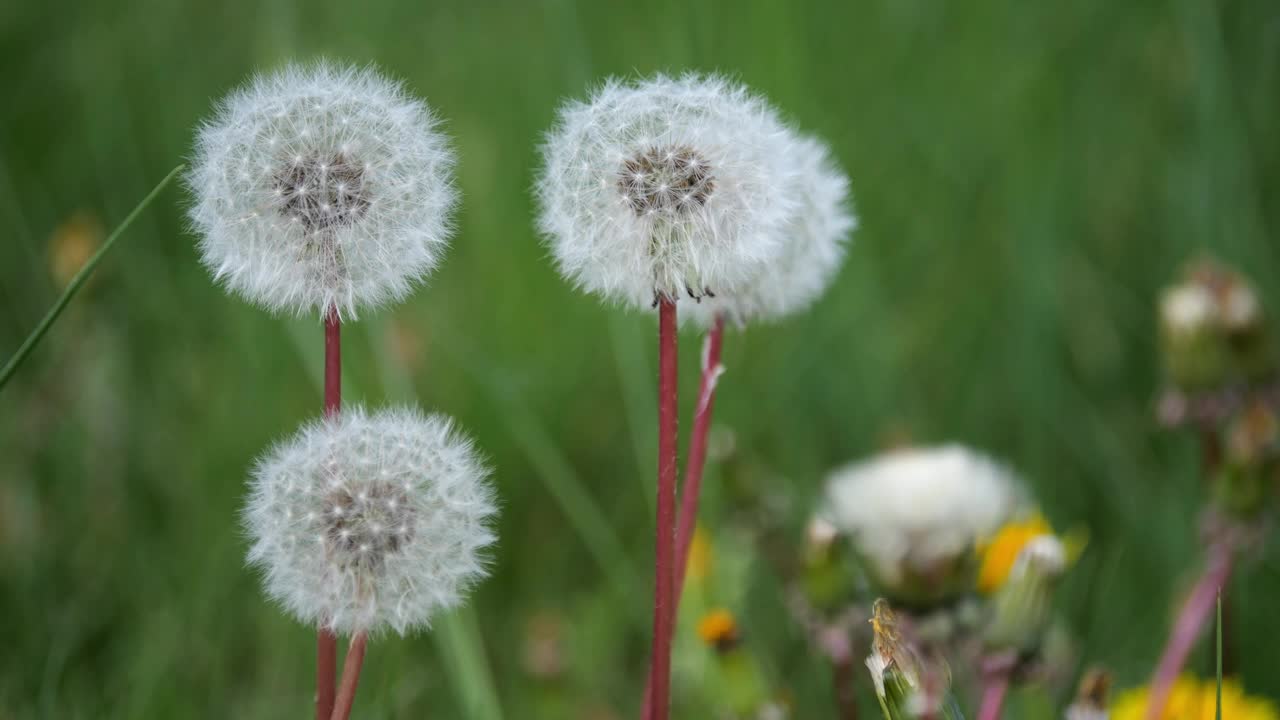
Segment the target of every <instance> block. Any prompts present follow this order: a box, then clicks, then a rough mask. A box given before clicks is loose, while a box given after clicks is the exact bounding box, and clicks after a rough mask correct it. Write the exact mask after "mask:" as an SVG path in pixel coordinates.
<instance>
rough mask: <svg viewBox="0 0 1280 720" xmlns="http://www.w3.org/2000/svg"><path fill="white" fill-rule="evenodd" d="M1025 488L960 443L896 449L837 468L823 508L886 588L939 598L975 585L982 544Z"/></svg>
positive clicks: (1017, 502) (1013, 508)
mask: <svg viewBox="0 0 1280 720" xmlns="http://www.w3.org/2000/svg"><path fill="white" fill-rule="evenodd" d="M1019 487H1020V483H1019V482H1018V481H1017V479H1016V478H1015V477H1014V475H1013V474H1012V473H1011V472H1010V471H1009V470H1007V469H1006V468H1004V467H1003V466H1001V465H1000V464H998V463H996V462H995V461H993V460H991V459H990V458H987V457H986V456H984V455H981V454H979V453H977V452H974V451H973V450H970V449H968V448H965V447H963V446H960V445H944V446H940V447H935V448H920V449H905V450H895V451H891V452H888V453H885V454H883V455H881V456H878V457H875V458H872V459H870V460H866V461H862V462H858V463H854V464H852V465H849V466H846V467H844V468H841V469H838V470H836V471H835V472H833V473H832V474H831V475H830V476H829V478H828V480H827V492H826V503H825V507H824V509H823V514H824V515H825V516H826V517H827V518H828V519H829V520H830V521H831V522H832V524H834V525H835V526H836V527H837V528H838V529H839V530H840V531H841V532H842V533H844V534H846V535H848V536H849V537H850V539H851V540H852V542H853V546H854V548H855V550H856V551H857V552H858V555H859V556H860V557H861V558H863V560H864V562H865V563H866V564H867V566H868V569H869V571H870V572H871V574H872V575H873V576H874V577H875V579H876V580H877V582H878V583H880V584H881V585H883V586H884V588H883V589H885V590H886V591H890V592H892V591H895V590H902V589H904V588H910V589H911V591H912V592H913V593H919V594H922V595H924V596H931V597H930V599H938V598H937V596H938V595H946V594H949V593H951V592H954V591H956V590H957V589H958V588H959V587H967V586H968V585H971V582H970V581H971V580H972V577H971V576H972V575H973V574H974V573H973V572H970V571H976V564H977V558H976V553H975V552H974V550H975V546H976V545H977V543H978V542H979V541H981V540H982V539H984V538H987V537H989V536H990V535H991V534H993V533H994V532H995V531H996V530H997V529H999V528H1000V526H1001V525H1002V524H1004V522H1005V521H1007V520H1008V519H1009V518H1011V517H1012V516H1013V514H1014V513H1015V512H1016V511H1017V510H1018V508H1019V507H1020V505H1021V496H1020V491H1019ZM933 583H937V586H936V587H935V586H933ZM922 585H923V586H922Z"/></svg>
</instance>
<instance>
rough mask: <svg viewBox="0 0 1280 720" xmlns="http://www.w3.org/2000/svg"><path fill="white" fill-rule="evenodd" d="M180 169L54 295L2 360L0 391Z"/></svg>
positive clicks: (155, 190) (141, 204)
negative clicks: (24, 336) (32, 326)
mask: <svg viewBox="0 0 1280 720" xmlns="http://www.w3.org/2000/svg"><path fill="white" fill-rule="evenodd" d="M182 168H183V166H182V165H179V166H177V167H175V168H174V169H172V170H170V171H169V174H168V175H165V176H164V179H163V180H161V181H160V184H159V185H156V186H155V187H154V188H152V190H151V192H150V193H147V196H146V197H144V198H142V202H140V203H138V206H137V207H135V208H134V209H133V210H132V211H131V212H130V213H129V214H128V215H126V216H125V218H124V221H122V222H121V223H120V224H119V225H118V226H117V227H116V229H115V230H112V231H111V234H110V235H108V236H107V239H106V242H104V243H102V247H100V248H98V252H96V253H94V254H93V257H91V258H89V261H88V262H86V263H85V264H84V267H82V268H80V272H78V273H76V276H75V277H73V278H71V282H70V283H68V284H67V287H66V289H65V290H63V291H62V295H61V296H60V297H59V298H58V301H57V302H55V303H54V304H53V307H51V308H49V312H47V313H45V316H44V318H43V319H42V320H40V324H39V325H37V326H36V329H35V330H32V331H31V334H30V335H28V336H27V339H26V340H24V341H22V345H21V346H19V347H18V350H17V352H15V353H14V354H13V357H11V358H9V362H7V363H5V365H4V369H3V370H0V390H3V389H4V386H5V385H7V384H8V383H9V378H11V377H13V374H14V373H15V372H17V370H18V368H19V367H20V366H21V365H22V362H23V361H24V360H26V359H27V356H28V355H30V354H31V351H32V350H35V348H36V345H38V344H39V343H40V340H41V339H42V338H43V337H44V336H45V333H47V332H49V328H51V327H53V323H54V322H55V321H56V320H57V319H58V316H59V315H61V314H62V311H63V310H64V309H66V307H67V303H69V302H71V298H73V297H75V295H76V293H77V292H79V291H80V288H81V286H83V285H84V283H85V281H86V280H88V279H89V276H90V275H92V274H93V271H94V268H96V267H98V263H99V262H101V261H102V258H103V257H104V256H105V255H106V254H107V252H108V251H109V250H111V246H112V245H115V243H116V240H118V239H119V238H120V236H121V235H123V234H124V231H125V230H128V229H129V226H130V225H131V224H133V221H134V218H136V217H138V215H139V214H140V213H141V212H142V211H143V210H144V209H146V207H147V206H148V205H150V204H151V201H152V200H154V199H155V198H156V196H157V195H159V194H160V191H161V190H163V189H164V188H165V186H166V185H168V184H169V181H170V180H173V178H174V176H176V175H177V174H178V173H179V172H181V171H182Z"/></svg>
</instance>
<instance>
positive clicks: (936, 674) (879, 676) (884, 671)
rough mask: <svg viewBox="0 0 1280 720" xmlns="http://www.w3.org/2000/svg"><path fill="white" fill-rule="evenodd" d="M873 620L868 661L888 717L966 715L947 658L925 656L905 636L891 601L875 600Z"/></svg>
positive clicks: (953, 719)
mask: <svg viewBox="0 0 1280 720" xmlns="http://www.w3.org/2000/svg"><path fill="white" fill-rule="evenodd" d="M870 622H871V628H872V633H873V637H872V646H871V654H870V655H869V656H868V657H867V661H866V664H867V670H868V671H869V672H870V673H871V682H872V684H873V685H874V686H875V691H876V699H877V700H878V701H879V702H880V710H881V712H882V713H883V714H884V718H885V720H909V719H912V718H921V717H932V718H942V720H960V719H961V718H963V715H962V714H961V713H960V711H959V708H958V707H957V705H956V701H955V697H954V695H952V693H951V689H950V684H951V678H950V672H949V671H948V670H947V668H946V666H945V662H944V661H942V660H941V659H940V658H933V659H932V660H931V661H927V660H923V659H921V657H920V656H919V654H918V653H917V652H916V650H915V649H914V648H913V647H912V646H911V644H910V642H909V641H908V640H907V639H906V638H905V637H904V636H903V633H902V630H901V628H900V627H899V622H898V618H897V615H896V614H895V613H894V612H893V610H892V609H891V608H890V607H889V603H888V602H886V601H885V600H883V599H879V600H876V601H875V603H874V604H873V605H872V608H871V621H870Z"/></svg>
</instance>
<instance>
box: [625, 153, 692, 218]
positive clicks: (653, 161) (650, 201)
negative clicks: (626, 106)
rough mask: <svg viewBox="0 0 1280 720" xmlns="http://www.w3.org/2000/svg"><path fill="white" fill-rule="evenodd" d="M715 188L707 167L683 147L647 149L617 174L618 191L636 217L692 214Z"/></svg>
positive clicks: (626, 162)
mask: <svg viewBox="0 0 1280 720" xmlns="http://www.w3.org/2000/svg"><path fill="white" fill-rule="evenodd" d="M715 187H716V182H715V176H714V175H713V174H712V168H711V164H710V163H709V162H707V160H706V158H704V157H703V156H702V155H701V154H699V153H698V151H696V150H694V149H693V148H691V147H688V146H687V145H675V146H666V147H656V146H652V145H651V146H649V147H647V148H646V149H645V150H642V151H641V152H639V153H637V154H636V155H634V156H632V157H631V158H630V159H626V160H623V162H622V167H621V168H620V169H619V171H618V191H619V193H620V194H621V196H622V200H623V201H624V202H626V203H627V204H628V205H630V206H631V209H632V210H633V211H635V213H636V215H638V216H646V215H653V214H655V213H659V212H662V213H671V214H674V213H679V212H687V211H690V210H693V209H694V208H695V207H696V206H701V205H705V204H707V199H708V198H709V197H711V194H712V192H714V191H715Z"/></svg>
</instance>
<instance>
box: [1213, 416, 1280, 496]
mask: <svg viewBox="0 0 1280 720" xmlns="http://www.w3.org/2000/svg"><path fill="white" fill-rule="evenodd" d="M1277 460H1280V420H1278V419H1277V418H1276V413H1275V410H1273V409H1272V408H1271V407H1270V406H1269V405H1268V404H1266V403H1265V402H1261V401H1259V402H1255V403H1253V404H1251V405H1250V406H1249V407H1248V408H1246V409H1245V410H1244V411H1243V412H1241V413H1240V414H1239V415H1238V416H1237V417H1235V418H1234V419H1233V420H1232V421H1231V424H1230V425H1229V426H1228V428H1227V441H1226V453H1225V457H1224V460H1223V463H1222V466H1221V467H1220V468H1219V470H1218V477H1216V478H1215V485H1214V487H1215V495H1216V499H1217V501H1218V503H1219V505H1221V506H1222V507H1223V508H1224V509H1226V510H1227V511H1228V512H1230V513H1232V514H1234V515H1236V516H1238V517H1242V518H1251V517H1253V516H1255V515H1257V513H1258V512H1259V511H1261V510H1262V509H1264V508H1265V507H1266V502H1267V500H1268V499H1269V497H1270V496H1271V494H1272V492H1273V489H1274V487H1275V481H1276V475H1277V470H1278V469H1280V463H1277Z"/></svg>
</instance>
